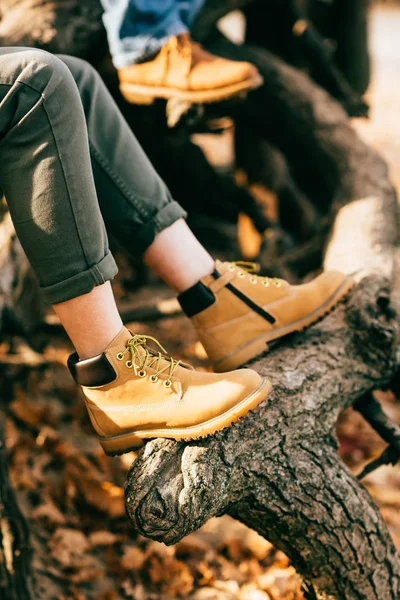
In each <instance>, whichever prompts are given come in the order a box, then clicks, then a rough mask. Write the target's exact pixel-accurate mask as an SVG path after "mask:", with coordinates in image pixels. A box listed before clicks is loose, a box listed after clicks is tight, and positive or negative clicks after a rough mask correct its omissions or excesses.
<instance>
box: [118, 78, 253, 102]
mask: <svg viewBox="0 0 400 600" xmlns="http://www.w3.org/2000/svg"><path fill="white" fill-rule="evenodd" d="M262 83H263V78H262V77H261V75H255V76H254V77H251V78H249V79H245V80H244V81H240V82H238V83H233V84H231V85H226V86H224V87H221V88H215V89H211V90H181V89H178V88H171V87H166V86H159V87H157V86H150V85H139V84H136V83H121V84H120V90H121V94H122V95H123V96H124V98H125V99H126V100H127V101H128V102H130V103H131V104H147V105H149V104H153V102H154V101H155V100H157V99H159V98H164V99H165V100H169V98H179V99H180V100H185V101H187V102H190V103H191V104H208V103H211V102H219V101H221V100H225V99H226V98H230V97H231V96H235V95H236V94H240V92H245V91H248V90H253V89H255V88H258V87H260V85H261V84H262Z"/></svg>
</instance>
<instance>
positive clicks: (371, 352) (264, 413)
mask: <svg viewBox="0 0 400 600" xmlns="http://www.w3.org/2000/svg"><path fill="white" fill-rule="evenodd" d="M270 69H272V73H271V71H270V79H269V80H268V81H269V85H270V87H269V90H270V92H271V93H272V95H273V98H274V100H273V102H272V104H273V105H274V106H275V107H277V110H278V111H279V108H278V100H279V99H281V100H282V102H283V103H284V104H285V108H286V112H285V114H286V115H289V117H288V122H287V123H286V122H285V123H284V122H283V121H282V120H280V118H279V116H280V114H282V115H283V110H284V109H283V108H282V110H281V113H279V112H278V115H277V114H275V115H274V118H276V119H277V121H278V122H279V123H280V125H281V126H282V128H283V134H282V138H283V140H284V141H283V142H281V144H283V145H286V144H289V136H288V131H286V128H287V129H291V133H292V136H293V137H294V139H296V140H297V143H298V142H299V140H300V139H301V143H302V144H303V145H304V148H307V150H308V152H310V154H309V153H307V159H308V160H309V161H310V163H311V166H310V167H309V168H312V169H314V174H315V177H316V178H317V179H318V177H320V176H321V173H322V172H323V169H322V167H323V166H325V168H326V167H327V165H330V166H331V168H332V171H333V172H332V179H331V181H329V182H328V183H329V185H330V186H332V193H333V196H334V197H335V199H336V207H335V211H334V212H335V213H336V218H335V221H334V226H333V228H332V232H331V236H330V240H329V244H328V247H327V249H326V251H325V265H326V267H329V268H340V269H341V270H344V271H346V272H354V271H356V272H357V275H356V277H357V280H358V284H357V286H356V288H355V289H354V291H353V293H352V295H351V297H350V299H349V301H348V303H347V305H346V306H340V307H339V308H337V309H336V310H335V311H334V312H333V313H332V315H330V316H329V317H328V318H326V319H325V320H324V321H323V322H322V323H320V324H319V325H316V326H314V327H312V328H311V329H310V330H308V331H307V332H303V333H302V334H298V335H296V336H293V337H292V338H291V339H290V340H288V341H286V343H284V344H282V345H281V346H279V347H277V348H276V349H274V350H273V351H272V352H270V353H269V354H268V355H267V356H266V357H265V358H260V359H259V360H257V361H255V362H254V363H253V364H252V368H254V369H256V370H257V371H258V372H259V373H260V374H262V375H266V376H268V377H269V378H270V379H271V380H272V382H273V384H274V391H273V394H272V396H271V397H270V398H269V399H268V401H267V402H266V403H265V404H264V405H263V406H260V407H258V409H257V410H256V411H255V412H254V413H253V414H250V415H248V416H247V417H246V418H245V419H243V420H241V421H239V423H237V424H236V425H234V426H233V427H231V428H229V429H227V430H225V431H223V432H220V433H218V434H216V435H215V436H213V437H211V438H209V439H206V440H203V441H201V442H192V443H187V444H185V443H179V444H178V443H175V442H172V441H171V442H167V441H160V440H156V441H154V442H150V443H149V444H147V446H146V448H145V449H144V451H143V452H142V454H141V455H140V456H139V458H138V460H137V461H136V462H135V463H134V464H133V466H132V469H131V471H130V473H129V475H128V477H127V482H126V490H125V491H126V506H127V511H128V515H129V517H130V518H131V520H132V522H133V524H134V525H135V526H136V527H137V528H138V529H139V531H140V532H141V533H142V534H143V535H146V536H148V537H151V538H153V539H156V540H159V541H163V542H165V543H167V544H172V543H176V542H177V541H178V540H179V539H180V538H182V537H183V536H185V535H187V534H188V533H190V532H192V531H194V530H195V529H197V528H198V527H200V526H201V525H202V524H203V523H205V522H206V521H207V520H208V519H209V518H210V517H212V516H215V515H221V514H224V513H227V514H230V515H232V516H234V517H236V518H238V519H240V520H241V521H242V522H244V523H245V524H247V525H249V526H250V527H252V528H254V529H256V530H257V531H258V532H259V533H260V534H262V535H264V536H265V537H267V538H268V539H269V540H270V541H272V542H273V543H274V544H275V545H276V546H277V547H279V548H281V549H282V550H283V551H285V552H286V553H287V554H288V556H289V557H290V558H291V560H292V561H293V564H294V565H295V567H296V568H297V569H298V571H299V572H300V573H302V575H303V577H304V578H305V580H306V582H307V583H308V584H309V586H310V588H311V589H313V590H314V593H315V597H316V598H318V599H319V600H327V599H328V600H334V599H335V600H342V599H343V598H346V600H397V598H398V597H399V595H400V558H399V556H398V554H397V553H396V551H395V549H394V546H393V543H392V541H391V539H390V537H389V534H388V531H387V529H386V527H385V525H384V523H383V521H382V518H381V516H380V514H379V511H378V508H377V507H376V505H375V504H374V502H373V501H372V499H371V498H370V496H369V495H368V493H367V492H366V491H365V489H364V488H363V487H362V486H361V485H360V484H359V483H358V482H357V480H356V478H355V477H354V476H353V475H352V474H351V473H350V472H349V471H348V469H347V468H346V467H345V466H344V465H343V464H342V462H341V460H340V459H339V457H338V456H337V454H336V447H335V441H334V431H335V426H336V422H337V417H338V415H339V413H340V412H341V411H342V410H343V409H344V408H346V407H348V406H351V405H352V404H353V403H354V402H355V401H356V400H358V399H359V398H361V397H363V396H365V394H367V393H369V392H370V391H372V390H373V389H376V388H380V387H384V386H385V385H387V384H388V383H389V382H390V380H391V379H392V378H393V376H394V375H395V373H396V372H397V370H398V368H399V363H400V356H399V351H398V334H399V331H398V328H399V322H398V319H397V318H396V316H395V312H394V310H393V309H392V306H391V300H392V299H391V295H392V293H393V278H394V273H395V267H396V265H395V253H396V245H397V235H398V207H397V202H396V197H395V193H394V190H393V188H392V186H391V185H390V182H389V181H388V178H387V169H386V165H385V163H384V161H383V160H382V159H381V158H380V157H379V156H378V155H377V154H376V153H375V152H374V151H373V150H371V149H370V148H368V147H367V146H366V145H365V144H363V143H362V142H361V141H360V140H359V139H358V138H357V136H356V134H355V133H354V131H353V130H352V129H351V128H350V125H349V123H348V122H347V120H346V119H345V116H344V113H343V111H342V109H341V108H340V107H339V106H338V105H337V104H336V103H335V102H334V101H333V100H332V99H331V98H330V97H329V96H328V95H327V94H326V93H325V92H323V91H322V90H320V89H319V88H317V87H316V86H314V84H312V83H311V82H309V81H308V80H307V79H306V78H304V80H303V79H302V76H301V75H298V77H300V82H301V85H300V87H299V89H298V98H297V100H296V101H295V100H293V99H292V95H293V90H294V87H293V86H294V82H295V80H296V78H295V73H294V72H293V69H290V68H289V67H286V66H283V65H279V64H278V63H277V62H276V61H275V62H274V57H272V66H270ZM264 77H265V72H264ZM296 81H297V84H298V83H299V79H297V80H296ZM267 88H268V83H267ZM274 90H275V91H274ZM295 105H296V106H297V112H296V110H295ZM269 109H271V104H270V105H269V106H267V107H266V108H265V111H266V112H267V113H268V110H269ZM289 109H291V110H289ZM296 115H297V116H296ZM296 119H297V121H298V123H297V124H296ZM300 136H301V137H300ZM289 150H290V149H289ZM318 151H320V152H321V153H320V154H319V155H318ZM314 152H315V154H314ZM298 160H299V161H300V155H299V159H298ZM338 166H339V167H340V169H339V170H338V169H337V167H338ZM340 207H341V208H340ZM397 292H398V290H397Z"/></svg>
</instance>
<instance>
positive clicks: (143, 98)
mask: <svg viewBox="0 0 400 600" xmlns="http://www.w3.org/2000/svg"><path fill="white" fill-rule="evenodd" d="M119 89H120V90H121V94H122V95H123V97H124V98H125V100H127V101H128V102H130V103H131V104H143V105H146V106H150V105H151V104H153V102H154V101H155V97H154V96H152V95H150V94H146V93H141V92H140V91H135V90H132V88H131V87H130V86H129V85H124V84H123V83H122V84H121V85H120V88H119Z"/></svg>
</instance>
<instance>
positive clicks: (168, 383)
mask: <svg viewBox="0 0 400 600" xmlns="http://www.w3.org/2000/svg"><path fill="white" fill-rule="evenodd" d="M171 385H172V381H171V380H170V379H166V380H165V381H164V382H163V386H164V387H166V388H170V387H171Z"/></svg>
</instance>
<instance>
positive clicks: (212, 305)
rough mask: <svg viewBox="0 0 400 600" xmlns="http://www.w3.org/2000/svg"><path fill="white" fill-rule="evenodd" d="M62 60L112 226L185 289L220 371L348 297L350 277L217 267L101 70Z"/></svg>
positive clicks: (185, 302)
mask: <svg viewBox="0 0 400 600" xmlns="http://www.w3.org/2000/svg"><path fill="white" fill-rule="evenodd" d="M64 60H65V61H66V63H67V64H68V66H69V67H70V68H71V70H72V73H73V75H74V77H75V79H76V81H77V84H78V87H79V90H80V93H81V96H82V99H83V104H84V108H85V112H86V118H87V123H88V131H89V141H90V146H91V152H92V161H93V170H94V173H95V180H96V185H97V189H98V195H99V202H100V206H101V210H102V213H103V216H104V219H105V223H106V226H107V229H109V230H111V231H113V233H114V235H115V236H116V237H117V239H118V240H119V241H120V242H121V243H122V245H123V246H125V248H126V249H127V251H128V252H130V253H133V254H134V255H136V256H139V255H140V256H143V260H144V261H145V262H146V264H147V265H148V266H149V267H150V268H151V269H152V270H153V271H155V272H156V273H158V274H159V275H160V276H161V277H162V278H163V279H164V280H165V281H166V282H167V283H168V284H169V285H170V286H171V287H173V288H174V289H175V290H176V291H177V292H178V293H180V296H179V299H180V302H181V304H182V307H183V309H184V311H185V312H186V314H187V315H188V316H189V317H192V319H193V324H194V326H195V327H196V329H197V331H198V334H199V337H200V339H201V341H202V342H203V345H204V347H205V349H206V351H207V353H208V354H209V357H210V359H211V360H212V362H213V365H214V368H215V369H218V370H223V368H236V367H237V366H238V365H240V364H244V363H245V362H246V361H247V360H249V359H250V358H253V357H254V356H256V355H257V354H260V353H261V352H263V351H265V350H266V349H267V348H268V346H267V343H268V342H269V341H271V340H275V339H277V338H280V337H283V336H284V335H286V334H287V333H290V332H291V331H294V330H297V329H301V328H303V327H304V326H306V325H310V324H311V323H313V322H315V321H316V320H318V319H319V318H320V317H321V316H323V315H324V314H325V313H326V312H328V311H329V310H330V308H332V306H334V305H335V304H336V303H337V302H338V301H339V300H340V299H341V298H342V297H343V296H344V295H346V293H347V291H348V290H349V288H350V287H351V281H350V280H349V279H346V278H345V277H344V276H343V275H341V274H335V273H332V274H329V273H328V274H324V275H323V276H321V277H320V278H317V279H316V280H314V281H313V282H311V283H310V284H307V285H305V286H298V287H296V288H294V287H292V286H289V285H288V284H287V283H286V282H277V285H276V282H270V281H269V280H267V279H265V278H261V277H257V276H255V275H251V276H249V275H247V274H246V273H245V272H244V271H243V269H240V268H239V269H237V268H236V267H235V266H234V265H227V264H225V265H218V266H216V264H215V263H214V261H213V259H212V258H211V257H210V255H209V254H208V253H207V252H206V250H205V249H204V248H203V246H201V244H200V243H199V242H198V240H197V239H196V238H195V237H194V235H193V234H192V232H191V231H190V229H189V228H188V227H187V225H186V223H184V222H183V221H182V218H181V217H182V216H183V211H182V209H181V208H180V207H179V205H177V204H176V203H174V202H173V201H172V199H171V197H170V194H169V192H168V190H167V189H166V187H165V185H164V184H163V182H162V181H161V180H160V178H159V177H158V175H157V174H156V173H155V171H154V169H153V168H152V166H151V165H150V163H149V161H148V159H147V158H146V156H145V155H144V153H143V151H142V149H141V148H140V146H139V144H138V142H137V140H136V139H135V137H134V136H133V134H132V132H131V131H130V130H129V128H128V126H127V124H126V122H125V121H124V119H123V118H122V116H121V114H120V112H119V111H118V109H117V107H116V105H115V103H114V101H113V99H112V98H111V96H110V94H109V92H108V91H107V89H106V88H105V86H104V83H103V82H102V81H101V79H100V77H99V76H98V74H97V73H96V72H95V71H94V70H93V69H92V68H91V67H90V66H89V65H87V63H84V62H83V61H79V60H77V59H70V58H66V57H64ZM104 115H107V118H104ZM110 139H113V140H114V143H113V144H110V143H109V140H110ZM257 284H258V285H257Z"/></svg>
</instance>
